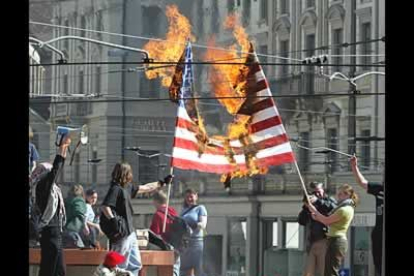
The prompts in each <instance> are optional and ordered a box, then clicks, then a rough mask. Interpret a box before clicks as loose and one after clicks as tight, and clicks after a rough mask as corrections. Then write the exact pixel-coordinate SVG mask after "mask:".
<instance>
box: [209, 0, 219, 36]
mask: <svg viewBox="0 0 414 276" xmlns="http://www.w3.org/2000/svg"><path fill="white" fill-rule="evenodd" d="M210 23H211V31H212V32H213V31H215V32H217V33H218V32H219V30H220V24H219V23H220V19H219V8H218V1H213V15H212V16H211V22H210Z"/></svg>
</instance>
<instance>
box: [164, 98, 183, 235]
mask: <svg viewBox="0 0 414 276" xmlns="http://www.w3.org/2000/svg"><path fill="white" fill-rule="evenodd" d="M179 112H180V105H178V106H177V116H176V117H175V129H174V140H173V145H172V153H171V160H170V161H171V162H170V175H173V173H174V166H173V165H172V160H173V158H174V148H175V137H176V135H175V134H176V132H177V124H178V114H179ZM167 185H168V192H167V205H166V208H165V216H164V222H163V224H162V232H163V233H165V228H166V227H167V216H168V207H169V206H170V195H171V185H172V178H171V180H170V182H169V183H167Z"/></svg>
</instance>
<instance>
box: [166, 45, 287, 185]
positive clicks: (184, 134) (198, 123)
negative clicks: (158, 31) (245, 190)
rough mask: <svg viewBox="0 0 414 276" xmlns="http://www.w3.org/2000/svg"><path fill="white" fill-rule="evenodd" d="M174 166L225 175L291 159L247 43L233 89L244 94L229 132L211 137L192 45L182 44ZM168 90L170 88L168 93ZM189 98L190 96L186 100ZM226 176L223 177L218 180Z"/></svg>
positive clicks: (250, 171) (261, 170)
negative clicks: (198, 94)
mask: <svg viewBox="0 0 414 276" xmlns="http://www.w3.org/2000/svg"><path fill="white" fill-rule="evenodd" d="M184 56H185V65H184V68H183V69H182V71H181V70H180V72H179V73H180V74H182V81H181V82H180V81H178V82H177V81H176V82H174V86H173V87H171V88H172V89H175V90H176V89H177V85H181V89H180V91H179V95H178V102H179V107H178V115H177V123H176V128H175V137H174V145H173V153H172V166H173V167H176V168H180V169H184V170H198V171H201V172H209V173H218V174H223V177H224V178H226V177H227V178H228V177H242V176H251V175H254V174H258V173H262V174H263V173H266V172H267V170H268V167H269V166H277V165H282V164H284V163H292V162H295V157H294V153H293V151H292V148H291V145H290V143H289V138H288V136H287V134H286V130H285V128H284V126H283V124H282V120H281V118H280V115H279V112H278V111H277V109H276V106H275V103H274V101H273V99H272V94H271V92H270V89H269V84H268V82H267V80H266V77H265V75H264V73H263V70H262V68H261V66H260V64H259V60H258V58H257V55H256V53H255V52H254V50H253V46H252V45H251V44H250V49H249V54H248V55H247V58H246V64H245V65H242V66H240V68H239V71H240V74H239V76H238V78H237V82H236V85H233V88H232V89H234V90H237V92H238V95H242V96H244V97H245V98H244V97H243V98H242V99H241V100H240V101H239V104H238V107H237V108H236V110H237V112H235V114H234V116H235V117H234V121H233V123H232V124H230V125H229V127H228V130H229V131H228V135H227V136H226V137H225V136H214V137H211V138H209V137H208V136H207V134H206V131H205V128H204V125H203V121H202V120H201V118H200V115H199V112H198V110H197V103H196V101H195V100H194V99H191V98H192V97H194V96H193V69H192V64H191V62H192V51H191V44H190V43H188V44H187V47H186V48H185V54H184ZM171 88H170V92H172V91H171ZM189 98H190V99H189ZM222 180H224V179H222Z"/></svg>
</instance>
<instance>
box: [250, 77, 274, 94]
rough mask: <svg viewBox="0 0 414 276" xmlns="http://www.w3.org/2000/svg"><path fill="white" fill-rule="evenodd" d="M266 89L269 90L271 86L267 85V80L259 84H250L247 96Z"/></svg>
mask: <svg viewBox="0 0 414 276" xmlns="http://www.w3.org/2000/svg"><path fill="white" fill-rule="evenodd" d="M266 88H269V84H268V83H267V80H266V79H263V80H261V81H259V82H256V81H255V82H251V83H250V82H249V85H248V87H247V95H252V94H256V93H258V92H260V91H262V90H264V89H266Z"/></svg>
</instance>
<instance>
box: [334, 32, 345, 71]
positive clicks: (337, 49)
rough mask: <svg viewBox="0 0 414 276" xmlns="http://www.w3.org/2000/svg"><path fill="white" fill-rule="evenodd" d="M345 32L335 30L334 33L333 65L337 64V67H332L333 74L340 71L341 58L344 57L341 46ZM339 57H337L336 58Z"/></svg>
mask: <svg viewBox="0 0 414 276" xmlns="http://www.w3.org/2000/svg"><path fill="white" fill-rule="evenodd" d="M342 38H343V30H342V29H335V30H333V33H332V44H333V48H332V52H333V55H334V57H333V59H332V61H333V64H335V65H336V66H334V67H332V70H333V72H336V71H340V69H339V66H337V65H339V64H341V63H342V57H339V56H340V55H342V47H341V46H340V45H341V44H342V42H343V39H342ZM335 56H337V57H335Z"/></svg>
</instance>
